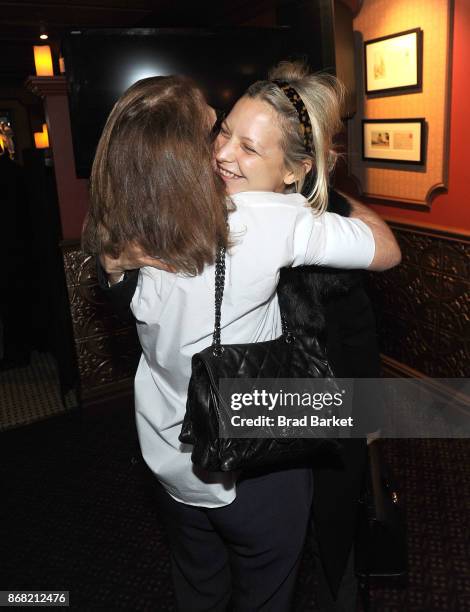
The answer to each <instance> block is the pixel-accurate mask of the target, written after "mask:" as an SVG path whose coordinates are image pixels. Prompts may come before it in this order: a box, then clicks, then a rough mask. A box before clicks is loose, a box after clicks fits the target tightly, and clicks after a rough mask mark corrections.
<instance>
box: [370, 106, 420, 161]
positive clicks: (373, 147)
mask: <svg viewBox="0 0 470 612" xmlns="http://www.w3.org/2000/svg"><path fill="white" fill-rule="evenodd" d="M424 128H425V120H424V119H423V118H418V119H363V120H362V159H363V160H364V161H380V162H393V163H398V164H416V165H422V164H424V161H425V159H424V158H425V154H424Z"/></svg>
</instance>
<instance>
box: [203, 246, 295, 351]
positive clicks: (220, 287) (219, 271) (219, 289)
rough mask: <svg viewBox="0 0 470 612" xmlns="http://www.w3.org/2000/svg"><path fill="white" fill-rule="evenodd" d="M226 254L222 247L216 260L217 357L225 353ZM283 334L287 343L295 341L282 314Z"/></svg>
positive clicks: (213, 345)
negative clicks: (222, 340) (222, 336)
mask: <svg viewBox="0 0 470 612" xmlns="http://www.w3.org/2000/svg"><path fill="white" fill-rule="evenodd" d="M225 254H226V248H225V247H220V248H219V250H218V251H217V257H216V260H215V321H214V333H213V334H212V347H213V348H212V352H213V354H214V355H215V356H216V357H217V356H219V355H221V354H222V353H223V352H224V347H223V346H222V345H221V343H220V320H221V316H222V299H223V297H224V286H225ZM281 325H282V334H283V335H284V337H285V339H286V342H288V343H290V342H292V341H293V340H294V336H293V334H292V332H290V331H289V330H288V329H287V321H286V317H285V316H284V315H283V314H282V313H281Z"/></svg>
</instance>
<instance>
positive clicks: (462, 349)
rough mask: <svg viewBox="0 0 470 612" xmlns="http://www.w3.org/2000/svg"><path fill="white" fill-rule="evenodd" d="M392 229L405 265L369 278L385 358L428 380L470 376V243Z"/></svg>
mask: <svg viewBox="0 0 470 612" xmlns="http://www.w3.org/2000/svg"><path fill="white" fill-rule="evenodd" d="M392 227H393V229H394V231H395V235H396V237H397V239H398V241H399V243H400V247H401V249H402V257H403V259H402V263H401V265H400V266H398V267H397V268H395V269H393V270H389V271H388V272H382V273H374V274H371V275H370V276H369V279H370V288H371V297H372V299H373V301H374V305H375V307H376V313H377V319H378V320H377V323H378V331H379V338H380V346H381V352H382V354H384V355H386V356H387V357H391V358H392V359H394V360H396V361H399V362H401V363H402V364H404V365H405V366H408V367H410V368H413V369H415V370H418V371H419V372H422V373H423V374H425V375H426V376H431V377H434V378H439V377H440V378H451V377H470V241H469V240H468V239H465V238H464V237H451V236H446V235H444V234H443V233H441V232H433V231H431V230H422V229H419V228H413V227H406V226H403V225H398V224H397V225H393V224H392Z"/></svg>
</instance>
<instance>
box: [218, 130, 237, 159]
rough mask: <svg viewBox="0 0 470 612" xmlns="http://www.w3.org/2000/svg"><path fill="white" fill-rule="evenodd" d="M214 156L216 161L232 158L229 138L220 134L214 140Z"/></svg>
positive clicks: (232, 149)
mask: <svg viewBox="0 0 470 612" xmlns="http://www.w3.org/2000/svg"><path fill="white" fill-rule="evenodd" d="M215 158H216V159H217V161H231V160H233V158H234V147H233V143H232V140H231V139H227V138H223V137H221V136H220V135H219V136H218V137H217V138H216V141H215Z"/></svg>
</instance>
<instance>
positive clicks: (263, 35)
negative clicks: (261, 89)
mask: <svg viewBox="0 0 470 612" xmlns="http://www.w3.org/2000/svg"><path fill="white" fill-rule="evenodd" d="M296 38H297V40H296ZM62 48H63V54H64V60H65V69H66V76H67V81H68V87H69V101H70V116H71V124H72V136H73V144H74V152H75V166H76V172H77V176H78V177H80V178H87V177H89V175H90V170H91V165H92V162H93V156H94V153H95V149H96V145H97V143H98V139H99V137H100V134H101V131H102V129H103V126H104V124H105V121H106V118H107V116H108V114H109V112H110V110H111V108H112V106H113V104H114V103H115V102H116V100H117V99H118V98H119V96H120V95H121V94H122V93H123V92H124V91H125V90H126V89H127V88H128V87H130V85H132V84H133V83H135V82H136V81H137V80H139V79H141V78H144V77H148V76H157V75H163V76H165V75H171V74H184V75H187V76H190V77H192V78H193V79H194V80H195V81H196V82H197V83H198V84H199V85H200V86H201V88H202V90H203V91H204V93H205V95H206V97H207V100H208V102H209V103H210V104H211V105H212V106H213V107H214V108H216V109H221V110H228V109H230V107H231V106H232V105H233V104H234V102H235V101H236V100H237V99H238V98H239V97H240V96H241V95H242V94H243V92H244V91H245V89H246V88H247V87H248V85H250V84H251V83H253V82H254V81H256V80H258V79H263V78H265V77H266V75H267V72H268V70H269V68H270V67H271V66H273V65H274V64H276V63H277V62H278V61H280V60H282V59H288V58H294V59H295V58H300V57H302V58H304V59H305V60H306V61H307V62H309V63H310V65H311V67H312V68H314V69H315V68H318V67H316V66H315V65H314V63H313V62H312V61H310V59H311V58H309V57H308V53H307V52H306V50H305V49H304V48H303V47H302V45H301V43H300V42H299V40H298V37H296V36H295V35H294V32H293V31H292V29H291V28H289V27H279V28H218V29H210V30H209V29H144V28H137V29H136V28H133V29H93V30H83V31H80V32H71V33H69V34H68V35H67V36H66V37H65V39H64V40H63V44H62Z"/></svg>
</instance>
